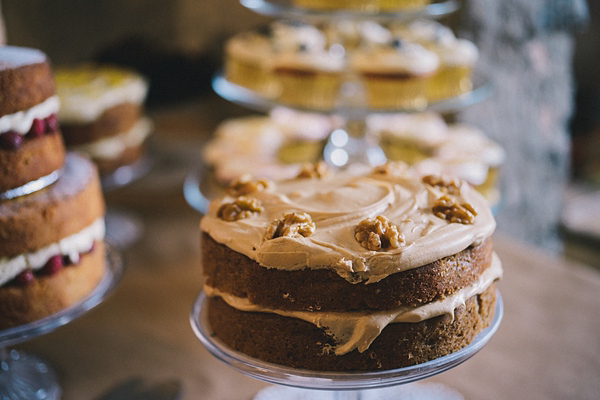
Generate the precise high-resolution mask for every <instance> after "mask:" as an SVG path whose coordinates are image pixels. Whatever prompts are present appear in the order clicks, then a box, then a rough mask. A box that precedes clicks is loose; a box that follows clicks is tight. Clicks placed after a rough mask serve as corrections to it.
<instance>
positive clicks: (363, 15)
mask: <svg viewBox="0 0 600 400" xmlns="http://www.w3.org/2000/svg"><path fill="white" fill-rule="evenodd" d="M240 2H241V4H242V5H243V6H245V7H247V8H248V9H250V10H252V11H254V12H257V13H260V14H263V15H267V16H273V17H279V18H287V19H291V20H303V21H308V22H319V21H331V20H337V21H340V20H345V19H348V20H352V21H360V20H378V21H381V22H385V21H391V20H395V21H406V22H409V21H411V20H414V19H415V18H420V17H426V18H439V17H442V16H445V15H448V14H451V13H453V12H454V11H456V10H457V9H458V3H457V1H455V0H442V1H438V2H435V3H432V4H430V5H429V6H427V7H425V8H423V9H421V10H416V11H398V12H371V11H315V10H308V9H302V8H298V7H295V6H293V5H292V3H291V0H240ZM336 45H337V44H336ZM339 45H341V46H344V44H343V43H341V44H339ZM348 78H349V79H348V80H347V81H346V82H344V83H343V84H342V85H341V88H340V93H339V96H338V99H337V101H336V105H335V107H333V108H331V109H307V108H302V107H298V106H294V105H289V104H285V103H281V102H279V101H278V100H277V99H273V98H269V97H267V96H265V95H264V94H262V93H259V92H256V91H253V90H250V89H248V88H245V87H242V86H240V85H237V84H235V83H233V82H230V81H228V80H227V79H226V77H225V76H224V74H223V72H222V71H218V72H217V73H216V74H215V76H214V77H213V81H212V87H213V90H214V91H215V92H216V93H217V94H218V95H219V96H221V97H222V98H224V99H226V100H228V101H230V102H232V103H235V104H238V105H241V106H244V107H247V108H249V109H252V110H254V111H258V112H268V111H270V110H271V109H273V108H275V107H278V106H285V107H289V108H293V109H295V110H298V111H305V112H313V113H325V114H332V113H333V114H336V115H340V116H342V117H344V119H345V120H346V128H344V129H338V130H336V131H334V132H332V133H331V135H330V137H329V139H328V140H327V144H326V146H325V149H324V154H323V158H324V160H325V161H326V162H327V163H328V164H329V165H330V166H331V167H338V168H345V167H348V166H352V165H355V164H366V165H379V164H383V163H384V162H385V160H386V158H385V155H384V153H383V150H382V149H381V148H380V147H379V145H378V144H377V143H376V141H375V140H374V139H373V138H370V137H368V135H367V133H366V132H364V131H363V132H356V129H355V128H351V126H353V127H356V126H360V125H362V124H356V123H355V122H356V121H364V119H365V118H366V116H367V115H368V114H370V113H397V112H416V111H434V112H438V113H441V114H454V113H457V112H459V111H461V110H462V109H464V108H466V107H468V106H471V105H473V104H477V103H479V102H481V101H483V100H486V99H487V98H488V97H490V95H491V94H492V92H493V88H492V87H491V85H490V84H489V83H488V82H487V80H486V79H485V78H484V77H481V76H474V78H473V89H472V90H470V91H468V92H466V93H463V94H461V95H459V96H455V97H452V98H448V99H445V100H442V101H437V102H430V103H429V104H428V105H427V106H426V107H425V108H424V109H419V110H412V109H398V108H391V109H379V108H378V109H369V108H368V107H367V106H366V104H367V101H366V98H365V94H364V87H363V84H362V83H361V82H360V81H359V80H357V79H354V77H352V76H351V75H349V74H348ZM221 191H222V188H221V187H220V185H219V184H218V183H217V182H215V179H214V177H213V176H212V174H211V173H210V171H208V170H207V168H206V167H205V166H204V165H201V166H199V167H197V168H196V169H194V170H192V171H191V172H189V173H188V175H187V176H186V179H185V182H184V197H185V199H186V201H187V202H188V204H189V205H190V206H192V208H194V209H195V210H197V211H199V212H200V213H205V212H206V210H207V208H208V204H209V202H210V199H211V198H213V197H215V196H217V195H219V194H220V192H221Z"/></svg>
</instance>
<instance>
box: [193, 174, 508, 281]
mask: <svg viewBox="0 0 600 400" xmlns="http://www.w3.org/2000/svg"><path fill="white" fill-rule="evenodd" d="M273 186H274V188H269V189H266V190H262V191H255V192H252V193H250V194H248V195H247V196H250V197H253V198H255V199H257V200H259V201H260V202H261V204H262V206H263V207H264V211H263V212H261V213H260V214H258V215H256V214H254V216H252V217H250V218H246V219H240V220H237V221H233V222H228V221H225V220H223V219H221V218H219V217H218V216H217V214H218V210H219V208H220V207H221V206H222V205H223V204H225V203H231V202H233V201H235V198H234V197H231V196H229V195H226V196H224V197H221V198H218V199H216V200H215V201H213V202H212V203H211V206H210V208H209V211H208V213H207V215H206V216H205V217H204V218H203V219H202V221H201V224H200V226H201V229H202V230H203V231H205V232H207V233H208V234H209V235H210V236H211V237H212V238H213V239H214V240H215V241H217V242H219V243H222V244H224V245H226V246H228V247H229V248H231V249H233V250H234V251H236V252H238V253H242V254H245V255H246V256H248V257H249V258H251V259H252V260H255V261H256V262H258V263H259V264H260V265H262V266H264V267H267V268H277V269H282V270H300V269H305V268H310V269H332V270H334V271H335V272H337V273H338V275H340V276H341V277H343V278H345V279H346V280H348V281H350V282H359V281H366V283H372V282H377V281H379V280H381V279H384V278H385V277H387V276H388V275H390V274H393V273H396V272H400V271H404V270H408V269H411V268H416V267H419V266H422V265H426V264H428V263H431V262H433V261H436V260H438V259H440V258H443V257H446V256H450V255H453V254H456V253H458V252H460V251H462V250H464V249H466V248H467V247H469V246H470V245H472V244H474V243H480V242H482V241H483V240H484V239H485V238H487V237H489V236H490V235H491V234H492V233H493V231H494V229H495V226H496V223H495V221H494V218H493V216H492V213H491V211H490V206H489V203H488V202H487V200H485V199H484V198H483V197H482V196H481V195H480V194H478V193H477V192H475V191H474V189H472V188H471V187H470V186H469V185H468V184H466V183H462V184H461V186H460V193H458V194H456V195H448V196H449V197H451V198H452V199H453V200H455V201H456V202H457V203H459V204H464V203H468V204H470V205H471V206H472V207H473V208H474V210H475V211H476V213H477V216H476V217H475V219H474V221H473V224H470V225H465V224H461V223H451V222H449V221H447V220H446V219H442V218H440V217H437V216H436V215H434V213H433V211H432V207H433V204H434V202H435V201H436V200H437V199H439V198H440V197H441V196H443V195H444V194H445V193H444V192H442V190H441V189H440V188H439V187H434V186H430V185H428V184H425V183H423V181H422V180H421V179H420V177H419V176H417V175H415V174H414V173H413V172H412V171H411V170H408V169H402V170H395V171H393V172H391V173H388V174H382V173H377V172H375V171H373V172H372V173H371V171H369V173H367V174H364V175H357V174H329V175H326V176H325V177H323V178H320V179H293V180H288V181H281V182H278V183H277V184H276V185H275V184H274V185H273ZM292 212H296V213H299V212H304V213H308V214H309V215H310V216H311V218H312V221H313V222H314V223H315V230H314V233H313V234H312V235H311V236H308V237H302V236H298V237H290V236H283V237H278V238H275V239H270V240H266V239H265V233H266V231H267V228H268V227H269V225H270V224H271V223H272V222H273V221H274V220H276V219H280V218H282V216H283V214H285V213H292ZM379 215H383V216H385V217H387V218H388V219H389V220H390V222H391V223H393V224H395V225H396V226H397V228H398V230H399V232H400V233H401V234H403V235H404V238H405V241H406V242H405V244H404V245H402V246H400V247H399V248H396V249H387V250H385V251H383V250H380V251H371V250H367V249H365V248H363V247H362V246H361V244H360V243H359V242H358V241H357V240H356V239H355V236H354V235H355V233H354V232H355V228H356V226H357V225H358V224H359V223H360V222H361V221H363V220H364V219H366V218H374V217H377V216H379Z"/></svg>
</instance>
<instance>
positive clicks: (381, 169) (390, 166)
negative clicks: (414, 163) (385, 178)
mask: <svg viewBox="0 0 600 400" xmlns="http://www.w3.org/2000/svg"><path fill="white" fill-rule="evenodd" d="M407 169H408V165H406V164H405V163H403V162H400V161H388V162H386V163H385V164H382V165H378V166H377V167H375V168H374V169H373V173H375V174H379V175H401V174H402V173H404V172H405V171H406V170H407Z"/></svg>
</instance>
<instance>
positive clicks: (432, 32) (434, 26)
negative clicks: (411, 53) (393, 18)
mask: <svg viewBox="0 0 600 400" xmlns="http://www.w3.org/2000/svg"><path fill="white" fill-rule="evenodd" d="M391 30H392V32H393V34H395V35H397V36H399V37H400V38H401V39H404V40H410V41H414V42H417V43H420V44H422V45H427V44H432V43H444V42H452V41H454V40H455V39H456V36H454V32H452V30H451V29H450V28H448V27H447V26H444V25H442V24H440V23H439V22H437V21H433V20H425V19H418V20H415V21H413V22H411V23H410V24H408V25H407V24H404V23H399V24H397V25H394V26H392V28H391Z"/></svg>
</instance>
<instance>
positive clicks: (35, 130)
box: [27, 118, 46, 137]
mask: <svg viewBox="0 0 600 400" xmlns="http://www.w3.org/2000/svg"><path fill="white" fill-rule="evenodd" d="M45 130H46V123H45V122H44V120H43V119H39V118H34V120H33V124H31V128H30V129H29V132H28V133H27V135H28V136H30V137H38V136H42V135H43V134H44V131H45Z"/></svg>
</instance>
